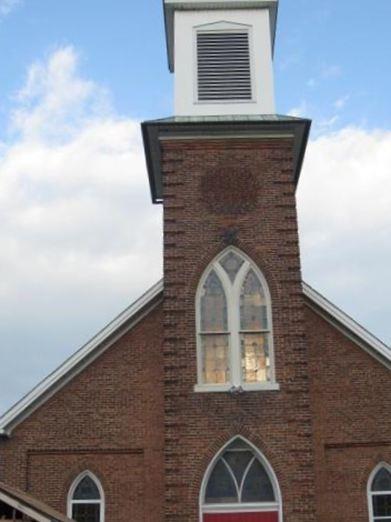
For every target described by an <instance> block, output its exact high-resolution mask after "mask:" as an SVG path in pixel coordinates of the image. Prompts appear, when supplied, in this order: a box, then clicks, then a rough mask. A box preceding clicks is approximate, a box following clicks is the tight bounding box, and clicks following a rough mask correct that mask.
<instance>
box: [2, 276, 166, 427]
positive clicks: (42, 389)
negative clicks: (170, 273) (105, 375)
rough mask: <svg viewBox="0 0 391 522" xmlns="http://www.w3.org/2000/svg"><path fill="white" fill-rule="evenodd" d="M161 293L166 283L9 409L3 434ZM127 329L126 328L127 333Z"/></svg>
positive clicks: (105, 346) (130, 325)
mask: <svg viewBox="0 0 391 522" xmlns="http://www.w3.org/2000/svg"><path fill="white" fill-rule="evenodd" d="M162 291H163V280H160V281H159V282H158V283H156V284H155V285H153V286H152V287H151V288H150V289H149V290H148V291H147V292H145V294H143V295H142V296H141V297H140V298H139V299H137V301H135V302H134V303H133V304H132V305H130V306H129V307H128V308H127V309H126V310H124V311H123V312H122V313H121V314H120V315H118V316H117V317H116V318H115V319H114V320H113V321H111V322H110V323H109V324H108V325H107V326H106V327H105V328H103V329H102V330H101V331H100V332H99V333H98V334H97V335H96V336H95V337H93V338H92V339H91V340H90V341H89V342H88V343H87V344H85V345H84V346H82V347H81V348H80V349H79V350H78V351H77V352H76V353H74V354H73V355H72V356H71V357H69V358H68V359H67V360H66V361H65V362H64V363H63V364H62V365H61V366H59V367H58V368H57V369H56V370H55V371H54V372H53V373H51V374H50V375H49V376H48V377H46V379H44V380H43V381H42V382H41V383H39V384H38V385H37V386H36V387H35V388H33V389H32V390H31V391H30V392H29V393H28V394H27V395H25V396H24V397H23V398H22V399H21V400H20V401H19V402H17V403H16V404H15V405H14V406H13V407H12V408H11V409H9V410H8V411H7V412H6V413H5V414H4V415H3V416H2V417H0V435H3V436H8V435H10V433H11V431H12V428H13V427H14V426H15V425H17V424H19V423H20V422H21V421H22V420H24V419H25V418H26V417H27V416H28V415H30V413H32V412H33V411H34V410H36V409H37V408H38V407H39V406H41V405H42V404H43V403H44V402H45V401H46V400H48V399H49V398H50V397H51V396H52V395H54V394H55V393H56V392H57V391H58V390H59V389H60V388H62V387H63V386H64V385H65V384H66V383H67V382H69V381H70V380H71V379H72V378H73V377H74V376H75V375H77V374H78V373H79V372H81V371H82V370H83V369H84V368H85V367H86V366H87V365H88V364H90V363H91V362H92V361H93V360H95V359H96V358H97V357H98V356H99V355H101V353H103V352H104V351H105V350H107V349H108V348H109V347H110V346H111V345H112V344H113V343H114V342H115V341H116V340H118V338H119V337H121V336H122V335H123V334H124V333H125V332H126V331H129V330H130V329H131V328H133V327H134V326H135V325H136V324H137V323H138V322H139V321H140V320H141V319H142V318H143V317H145V315H146V314H147V313H149V312H150V311H151V309H152V308H151V307H148V305H150V304H151V303H152V302H154V301H155V298H157V297H158V296H159V294H160V293H161V292H162ZM144 309H145V310H144ZM143 310H144V313H141V314H140V313H139V312H142V311H143ZM132 318H134V321H132ZM125 326H126V328H125V330H124V327H125Z"/></svg>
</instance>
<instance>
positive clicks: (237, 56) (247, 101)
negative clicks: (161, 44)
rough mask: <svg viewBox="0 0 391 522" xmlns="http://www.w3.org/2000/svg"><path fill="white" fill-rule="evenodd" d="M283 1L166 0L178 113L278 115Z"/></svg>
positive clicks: (170, 64)
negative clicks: (276, 51)
mask: <svg viewBox="0 0 391 522" xmlns="http://www.w3.org/2000/svg"><path fill="white" fill-rule="evenodd" d="M277 8H278V0H213V1H211V0H164V10H165V21H166V38H167V51H168V62H169V68H170V71H171V72H172V73H174V75H175V115H176V116H224V115H256V114H274V113H275V102H274V82H273V62H272V56H273V47H274V38H275V31H276V19H277Z"/></svg>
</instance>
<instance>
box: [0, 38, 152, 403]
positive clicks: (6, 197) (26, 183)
mask: <svg viewBox="0 0 391 522" xmlns="http://www.w3.org/2000/svg"><path fill="white" fill-rule="evenodd" d="M78 63H79V59H78V56H77V54H76V52H75V50H74V49H73V48H71V47H67V48H61V49H58V50H57V51H56V52H54V53H53V54H52V55H50V56H49V57H48V59H47V61H46V62H44V63H36V64H34V65H32V67H31V68H30V70H29V73H28V76H27V80H26V84H25V86H24V87H23V88H22V89H21V90H20V92H19V93H18V96H16V98H15V103H16V106H15V110H14V111H13V114H12V116H11V122H10V123H11V126H12V128H13V131H14V134H13V136H12V139H11V140H9V142H8V143H7V142H5V143H4V144H3V146H2V148H1V149H0V221H1V224H2V226H1V228H0V272H1V273H2V274H7V277H6V278H5V277H2V278H1V279H0V316H1V319H0V330H1V333H2V341H3V342H2V348H1V350H2V353H1V356H2V359H3V361H4V360H6V361H7V360H8V364H7V365H4V364H1V365H0V382H2V383H5V382H6V383H7V386H6V387H5V389H6V390H7V392H6V393H3V390H2V393H1V400H0V410H2V409H3V408H4V404H5V403H6V402H8V403H10V402H11V400H14V399H16V398H17V397H18V396H20V394H21V392H23V391H26V389H28V388H29V387H30V386H31V385H32V384H34V383H35V382H36V380H37V379H38V378H39V377H43V376H44V375H45V374H46V373H47V372H48V371H49V370H50V369H52V368H53V366H54V365H55V364H58V363H60V362H61V361H62V360H63V358H64V357H65V355H67V354H69V353H70V352H72V351H73V350H74V349H76V348H77V346H78V344H80V343H81V342H82V341H85V340H86V338H87V337H89V336H90V335H92V334H94V333H95V330H98V329H100V328H101V326H102V324H104V322H105V321H107V320H109V319H111V318H112V316H114V315H115V314H116V313H117V312H119V311H120V310H121V308H122V307H125V306H127V305H128V304H129V303H130V302H131V301H132V300H133V299H134V298H136V297H137V296H138V295H139V294H141V293H142V292H144V291H145V289H146V288H147V287H148V286H149V285H151V284H152V283H154V282H155V281H156V280H157V279H158V278H159V277H160V275H161V263H162V260H161V244H162V239H161V209H160V208H159V207H155V206H153V205H152V204H151V203H150V196H149V187H148V181H147V174H146V169H145V161H144V155H143V150H142V144H141V137H140V128H139V123H138V122H136V121H132V120H129V119H124V118H121V117H119V116H117V115H115V113H114V111H113V110H112V109H111V108H110V107H109V103H108V101H107V94H106V93H105V92H104V91H103V90H102V89H101V88H100V87H99V86H97V85H96V84H95V83H94V82H91V81H88V80H85V79H84V78H82V77H81V75H80V73H79V71H78ZM37 358H39V359H38V360H37ZM34 361H36V363H35V362H34ZM10 373H13V377H12V379H10V380H9V378H8V377H9V375H10ZM9 381H12V382H9ZM13 387H14V388H13ZM2 388H3V384H2ZM7 393H8V394H9V396H7ZM1 401H3V403H1Z"/></svg>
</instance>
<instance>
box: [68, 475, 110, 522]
mask: <svg viewBox="0 0 391 522" xmlns="http://www.w3.org/2000/svg"><path fill="white" fill-rule="evenodd" d="M68 516H69V517H70V518H72V519H73V520H75V521H76V522H104V493H103V489H102V486H101V483H100V482H99V480H98V479H97V478H96V477H95V475H93V474H92V473H90V472H89V471H85V472H84V473H82V474H81V475H79V476H78V477H77V479H76V480H75V481H74V483H73V484H72V486H71V489H70V490H69V495H68Z"/></svg>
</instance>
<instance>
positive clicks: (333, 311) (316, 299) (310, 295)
mask: <svg viewBox="0 0 391 522" xmlns="http://www.w3.org/2000/svg"><path fill="white" fill-rule="evenodd" d="M303 293H304V296H305V298H306V304H307V306H308V307H309V308H311V309H312V310H314V311H315V312H316V313H317V314H319V315H321V316H322V317H323V318H324V319H325V320H327V321H328V322H329V323H331V324H332V325H333V326H335V327H336V328H337V329H338V330H339V331H341V332H342V333H343V334H344V335H346V336H347V337H348V338H349V339H351V340H352V341H354V342H355V343H356V344H357V345H358V346H360V347H361V348H362V349H364V350H365V351H366V352H367V353H369V354H370V355H372V356H373V357H375V358H376V359H377V360H378V361H379V362H381V363H382V364H384V365H385V366H387V367H388V368H390V369H391V349H390V348H389V347H388V346H387V345H386V344H384V343H383V342H382V341H380V340H379V339H378V338H377V337H375V336H374V335H372V334H371V333H370V332H368V330H366V329H365V328H363V327H362V326H361V325H359V324H358V323H357V322H356V321H354V319H352V318H351V317H349V316H348V315H347V314H345V312H343V311H342V310H340V309H339V308H338V307H337V306H335V305H334V304H332V303H331V302H330V301H328V300H327V299H326V298H325V297H323V296H322V295H321V294H320V293H319V292H317V291H316V290H314V289H313V288H312V287H311V286H310V285H308V284H306V283H304V282H303ZM162 298H163V280H162V279H161V280H160V281H159V282H158V283H156V284H155V285H154V286H152V287H151V288H150V289H149V290H148V291H147V292H146V293H145V294H143V295H142V296H141V297H140V298H139V299H138V300H137V301H135V302H134V303H133V304H132V305H130V306H129V307H128V308H127V309H126V310H124V312H122V313H121V314H120V315H119V316H118V317H116V318H115V319H114V320H113V321H111V322H110V323H109V324H108V325H107V326H106V327H105V328H103V330H101V331H100V332H99V333H98V334H97V335H96V336H95V337H93V338H92V339H91V340H90V341H89V342H88V343H87V344H85V345H84V346H83V347H82V348H80V350H78V351H77V352H76V353H75V354H74V355H72V356H71V357H70V358H69V359H67V360H66V361H65V362H64V363H63V364H62V365H61V366H60V367H59V368H57V370H55V371H54V372H53V373H51V374H50V375H49V376H48V377H47V378H46V379H44V380H43V381H42V382H41V383H39V384H38V385H37V386H36V387H35V388H33V389H32V390H31V392H30V393H28V394H27V395H25V396H24V397H23V398H22V399H21V400H20V401H19V402H17V403H16V404H15V405H14V406H13V407H12V408H10V409H9V410H8V411H7V412H6V413H5V414H4V415H3V416H2V417H0V435H3V436H10V435H11V432H12V430H13V428H15V426H17V425H18V424H19V423H20V422H22V421H23V420H24V419H25V418H26V417H28V416H29V415H30V414H31V413H32V412H33V411H34V410H36V409H37V408H38V407H39V406H41V405H42V404H43V403H44V402H45V401H47V400H48V399H49V398H50V397H51V396H53V395H54V394H55V393H56V392H57V391H58V390H59V389H61V388H62V387H63V386H65V384H66V383H67V382H69V381H70V380H71V379H72V378H73V377H75V375H77V374H78V373H80V372H81V371H82V370H83V369H84V368H86V366H88V365H89V364H90V363H91V362H92V361H94V360H95V359H96V358H97V357H99V355H101V354H102V353H103V352H104V351H105V350H107V349H108V348H109V347H110V346H111V345H112V344H113V343H114V342H115V341H116V340H118V339H119V338H120V337H122V336H123V335H124V334H125V333H126V332H128V331H129V330H130V329H131V328H133V327H134V326H135V325H136V324H137V323H138V322H139V321H141V319H143V318H144V317H145V316H146V315H147V314H148V313H149V312H150V311H151V310H153V309H154V308H155V307H156V306H157V305H158V304H159V303H160V302H161V301H162Z"/></svg>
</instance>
